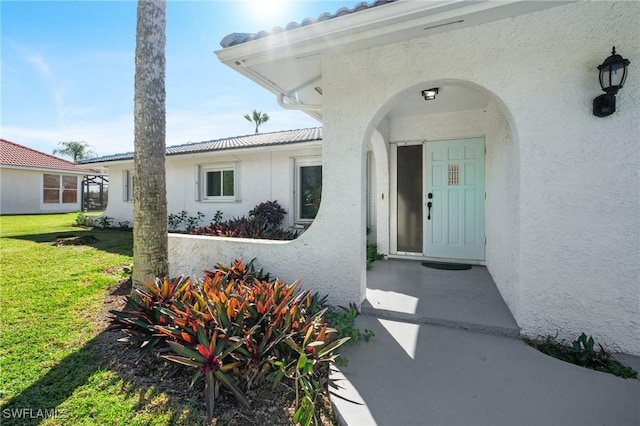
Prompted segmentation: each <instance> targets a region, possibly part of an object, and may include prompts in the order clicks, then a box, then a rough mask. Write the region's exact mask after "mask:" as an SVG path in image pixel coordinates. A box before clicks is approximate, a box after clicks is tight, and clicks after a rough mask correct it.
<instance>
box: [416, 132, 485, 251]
mask: <svg viewBox="0 0 640 426" xmlns="http://www.w3.org/2000/svg"><path fill="white" fill-rule="evenodd" d="M426 159H427V162H426V168H427V173H426V179H427V182H426V192H427V194H429V193H431V194H433V198H431V199H429V198H427V201H431V203H432V206H431V213H430V214H427V215H426V216H425V231H426V232H425V234H426V238H425V242H424V243H425V244H424V253H425V255H426V256H429V257H443V258H452V259H467V260H484V249H485V247H484V246H485V244H484V243H485V238H484V198H485V195H484V194H485V193H484V139H483V138H473V139H457V140H449V141H438V142H428V143H427V144H426ZM427 210H428V209H427ZM427 213H428V212H427Z"/></svg>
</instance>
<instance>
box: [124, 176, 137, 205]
mask: <svg viewBox="0 0 640 426" xmlns="http://www.w3.org/2000/svg"><path fill="white" fill-rule="evenodd" d="M122 182H123V186H122V200H123V201H133V184H134V178H133V172H132V171H131V170H125V171H124V172H123V173H122Z"/></svg>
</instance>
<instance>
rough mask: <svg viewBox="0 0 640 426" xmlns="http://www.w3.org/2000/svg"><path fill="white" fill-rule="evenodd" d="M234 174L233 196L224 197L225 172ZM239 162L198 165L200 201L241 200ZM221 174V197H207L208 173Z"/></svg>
mask: <svg viewBox="0 0 640 426" xmlns="http://www.w3.org/2000/svg"><path fill="white" fill-rule="evenodd" d="M228 171H232V172H233V195H224V172H228ZM238 171H239V167H238V162H237V161H236V162H226V163H208V164H200V165H198V172H197V173H198V199H197V201H200V202H205V203H206V202H209V203H211V202H230V201H231V202H236V201H239V200H240V194H239V193H240V191H239V189H240V185H239V180H240V179H239V173H238ZM211 172H221V173H220V178H221V182H220V191H221V195H207V184H208V180H207V173H211Z"/></svg>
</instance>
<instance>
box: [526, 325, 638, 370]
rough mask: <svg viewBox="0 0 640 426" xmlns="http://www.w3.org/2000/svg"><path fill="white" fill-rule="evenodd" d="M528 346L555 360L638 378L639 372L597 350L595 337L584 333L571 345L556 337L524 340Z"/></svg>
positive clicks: (603, 350) (601, 350)
mask: <svg viewBox="0 0 640 426" xmlns="http://www.w3.org/2000/svg"><path fill="white" fill-rule="evenodd" d="M523 340H524V341H525V342H526V343H527V344H529V345H530V346H533V347H534V348H536V349H537V350H539V351H540V352H542V353H545V354H547V355H550V356H552V357H554V358H558V359H560V360H563V361H566V362H570V363H572V364H576V365H579V366H581V367H586V368H590V369H592V370H598V371H602V372H605V373H610V374H614V375H616V376H619V377H623V378H625V379H628V378H632V379H634V378H637V377H638V372H637V371H635V370H634V369H633V368H631V367H628V366H625V365H623V364H621V363H620V362H618V361H617V360H616V359H615V358H613V357H612V356H611V355H610V354H609V353H608V352H607V351H606V350H605V349H604V348H603V347H602V345H600V344H599V345H598V346H599V347H600V349H599V350H595V341H594V340H593V337H591V336H589V337H587V335H586V334H584V333H582V334H581V335H580V336H579V337H578V338H577V339H576V340H574V341H573V342H572V343H571V345H568V344H566V343H565V341H564V340H563V341H558V340H557V338H556V337H553V336H547V337H545V338H542V339H540V338H539V339H529V338H524V339H523Z"/></svg>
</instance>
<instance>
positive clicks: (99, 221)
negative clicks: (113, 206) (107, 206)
mask: <svg viewBox="0 0 640 426" xmlns="http://www.w3.org/2000/svg"><path fill="white" fill-rule="evenodd" d="M112 222H113V218H112V217H109V216H100V217H98V218H96V219H95V222H94V226H98V227H99V228H100V229H109V228H111V223H112Z"/></svg>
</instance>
